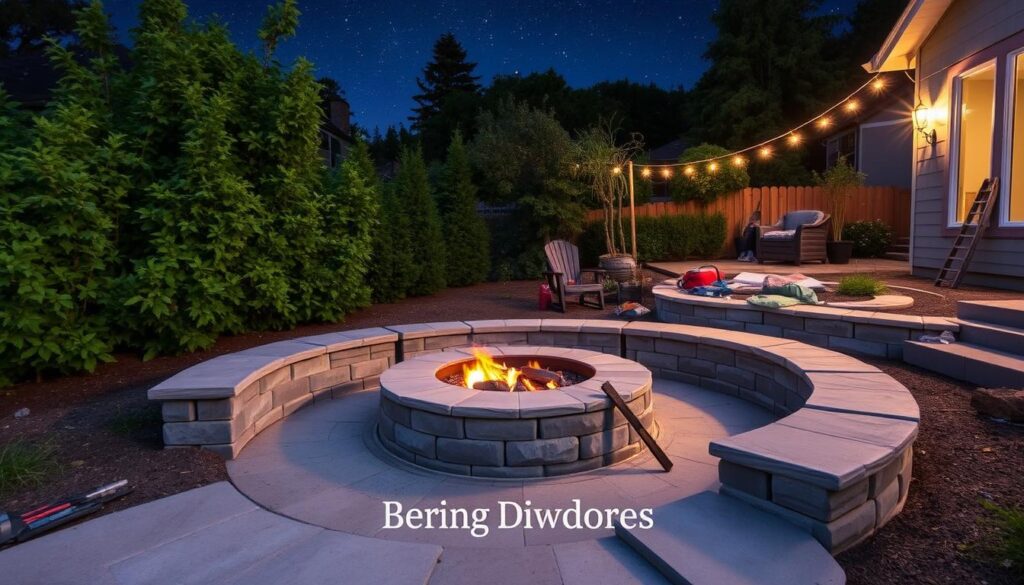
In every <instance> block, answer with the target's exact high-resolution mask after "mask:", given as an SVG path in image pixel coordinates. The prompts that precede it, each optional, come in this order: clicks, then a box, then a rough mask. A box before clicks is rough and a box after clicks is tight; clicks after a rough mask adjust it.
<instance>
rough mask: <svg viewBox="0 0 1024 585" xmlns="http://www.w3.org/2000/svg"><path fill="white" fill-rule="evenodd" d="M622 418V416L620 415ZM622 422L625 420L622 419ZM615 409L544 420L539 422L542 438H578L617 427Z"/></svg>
mask: <svg viewBox="0 0 1024 585" xmlns="http://www.w3.org/2000/svg"><path fill="white" fill-rule="evenodd" d="M618 416H619V418H622V415H621V414H620V415H618ZM622 420H625V419H624V418H622ZM615 421H616V413H615V410H614V409H611V408H609V409H606V410H596V411H594V412H585V413H580V414H570V415H566V416H556V417H551V418H543V419H540V420H539V421H538V423H539V427H538V428H539V431H540V437H541V438H542V439H554V438H559V437H576V436H579V435H589V434H591V433H596V432H599V431H603V430H605V429H607V428H610V427H612V426H615Z"/></svg>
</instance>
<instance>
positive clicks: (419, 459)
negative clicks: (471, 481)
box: [416, 455, 471, 475]
mask: <svg viewBox="0 0 1024 585" xmlns="http://www.w3.org/2000/svg"><path fill="white" fill-rule="evenodd" d="M416 465H422V466H423V467H426V468H427V469H433V470H435V471H440V472H442V473H454V474H456V475H469V474H470V470H471V468H470V466H469V465H462V464H460V463H449V462H447V461H441V460H439V459H431V458H430V457H424V456H422V455H417V456H416Z"/></svg>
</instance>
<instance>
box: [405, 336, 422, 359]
mask: <svg viewBox="0 0 1024 585" xmlns="http://www.w3.org/2000/svg"><path fill="white" fill-rule="evenodd" d="M424 349H426V343H425V342H424V340H423V338H422V337H419V338H416V339H403V340H402V353H403V354H406V355H408V354H409V353H410V352H414V351H423V350H424Z"/></svg>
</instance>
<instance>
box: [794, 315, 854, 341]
mask: <svg viewBox="0 0 1024 585" xmlns="http://www.w3.org/2000/svg"><path fill="white" fill-rule="evenodd" d="M804 330H805V331H807V332H808V333H820V334H822V335H829V336H835V337H853V323H850V322H849V321H842V320H839V319H810V318H808V319H805V320H804Z"/></svg>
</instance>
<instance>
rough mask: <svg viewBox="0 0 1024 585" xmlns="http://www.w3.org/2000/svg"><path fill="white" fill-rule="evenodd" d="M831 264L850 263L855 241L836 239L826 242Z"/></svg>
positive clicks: (826, 250)
mask: <svg viewBox="0 0 1024 585" xmlns="http://www.w3.org/2000/svg"><path fill="white" fill-rule="evenodd" d="M825 252H826V253H827V254H828V262H829V264H849V263H850V256H851V255H853V242H846V241H842V240H840V241H836V242H828V243H826V244H825Z"/></svg>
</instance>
